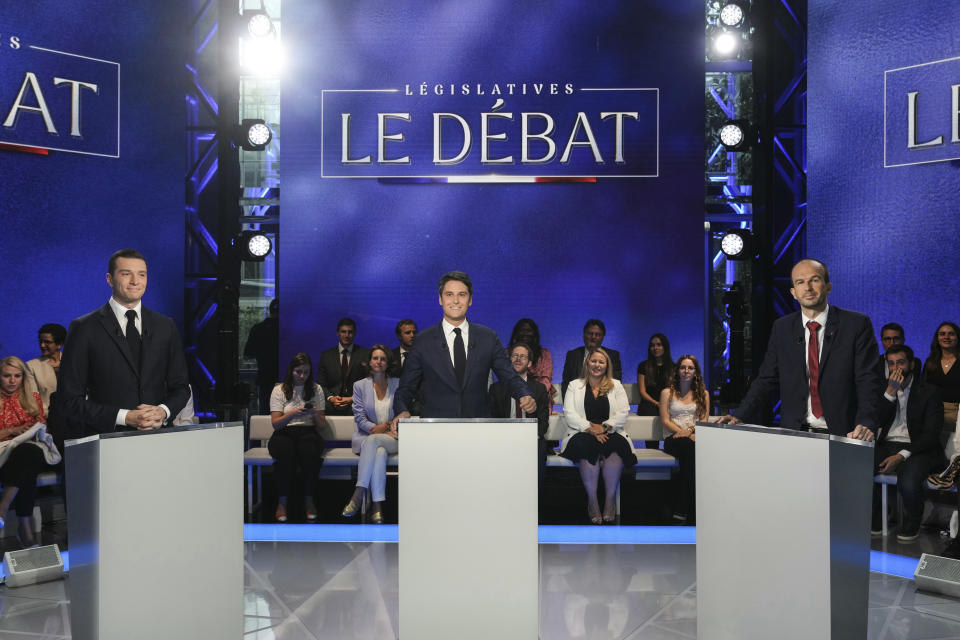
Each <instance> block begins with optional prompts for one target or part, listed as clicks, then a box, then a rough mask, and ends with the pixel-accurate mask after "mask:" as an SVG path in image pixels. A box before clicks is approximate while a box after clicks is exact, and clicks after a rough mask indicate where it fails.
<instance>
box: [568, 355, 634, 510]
mask: <svg viewBox="0 0 960 640" xmlns="http://www.w3.org/2000/svg"><path fill="white" fill-rule="evenodd" d="M629 414H630V403H629V402H628V401H627V393H626V391H624V389H623V385H622V384H621V383H620V381H619V380H614V379H613V375H612V370H611V367H610V356H609V355H607V352H606V351H604V350H603V348H601V347H592V348H590V349H588V350H587V359H586V361H585V362H584V365H583V373H582V374H581V376H580V378H578V379H577V380H573V381H572V382H570V384H569V385H568V386H567V393H566V395H565V396H564V398H563V415H564V419H565V421H566V423H567V436H566V437H565V438H564V439H563V443H562V450H561V452H560V455H562V456H563V457H564V458H567V459H568V460H572V461H573V462H576V463H577V465H578V466H579V467H580V479H581V480H583V487H584V489H585V490H586V492H587V516H588V517H589V518H590V522H592V523H593V524H601V523H603V522H613V521H614V520H615V519H616V517H617V505H616V500H615V496H616V493H617V487H619V486H620V473H621V471H622V470H623V466H624V465H626V466H628V467H630V466H633V465H635V464H636V463H637V456H636V455H634V453H633V444H632V443H631V442H630V438H629V437H627V435H626V434H625V433H624V431H623V425H624V424H626V422H627V416H628V415H629ZM601 470H602V472H603V485H604V488H605V490H606V491H605V497H604V503H603V510H602V512H601V509H600V504H599V502H598V500H597V485H598V484H599V479H600V473H601Z"/></svg>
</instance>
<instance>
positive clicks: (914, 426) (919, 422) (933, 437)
mask: <svg viewBox="0 0 960 640" xmlns="http://www.w3.org/2000/svg"><path fill="white" fill-rule="evenodd" d="M884 390H886V387H884ZM897 404H898V401H897V400H893V401H890V400H887V398H886V396H884V395H883V394H882V393H881V395H880V398H879V401H878V408H877V414H878V418H879V421H880V433H879V435H878V436H877V442H883V441H885V440H886V438H887V432H888V431H889V429H890V426H891V425H892V424H893V420H894V419H895V418H896V417H897ZM942 428H943V402H942V401H941V400H940V390H939V389H937V387H935V386H933V385H932V384H924V383H923V382H922V381H921V380H920V379H919V378H918V377H917V374H916V371H914V374H913V384H912V385H911V387H910V397H909V398H908V399H907V432H908V433H909V434H910V444H904V445H903V446H902V447H901V448H902V449H906V450H907V451H909V452H910V453H911V454H916V453H927V454H931V453H932V454H933V455H937V454H940V455H942V454H943V447H942V446H941V445H940V430H941V429H942Z"/></svg>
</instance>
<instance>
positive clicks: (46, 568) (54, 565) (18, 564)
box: [3, 544, 63, 587]
mask: <svg viewBox="0 0 960 640" xmlns="http://www.w3.org/2000/svg"><path fill="white" fill-rule="evenodd" d="M3 572H4V575H6V585H7V586H8V587H22V586H25V585H28V584H37V583H38V582H49V581H50V580H58V579H60V578H62V577H63V558H61V557H60V548H59V547H57V545H55V544H51V545H47V546H44V547H34V548H32V549H21V550H20V551H7V552H6V553H5V554H3Z"/></svg>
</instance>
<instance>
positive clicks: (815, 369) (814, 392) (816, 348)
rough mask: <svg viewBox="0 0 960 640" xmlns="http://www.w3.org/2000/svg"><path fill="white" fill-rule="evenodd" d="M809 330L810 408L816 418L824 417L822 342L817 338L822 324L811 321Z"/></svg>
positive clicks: (808, 324)
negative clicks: (821, 375) (821, 377)
mask: <svg viewBox="0 0 960 640" xmlns="http://www.w3.org/2000/svg"><path fill="white" fill-rule="evenodd" d="M807 329H809V330H810V342H809V343H808V346H807V368H808V369H809V370H810V408H811V409H812V410H813V415H814V417H816V418H820V417H822V416H823V406H822V405H821V404H820V386H819V385H820V340H819V339H818V337H817V331H819V330H820V323H819V322H814V321H812V320H811V321H810V322H808V323H807Z"/></svg>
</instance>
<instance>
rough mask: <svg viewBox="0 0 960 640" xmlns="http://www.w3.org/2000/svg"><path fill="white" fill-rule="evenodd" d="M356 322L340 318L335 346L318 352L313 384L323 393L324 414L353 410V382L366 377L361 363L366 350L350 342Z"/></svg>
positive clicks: (354, 335) (347, 413)
mask: <svg viewBox="0 0 960 640" xmlns="http://www.w3.org/2000/svg"><path fill="white" fill-rule="evenodd" d="M356 335H357V323H356V322H354V321H353V320H351V319H350V318H341V319H340V321H339V322H338V323H337V340H338V343H337V346H335V347H331V348H330V349H327V350H326V351H324V352H323V353H321V354H320V365H319V366H318V367H317V383H318V384H319V385H320V386H321V387H323V389H324V390H325V391H326V392H327V413H329V414H330V415H334V416H348V415H350V413H351V412H352V411H353V408H352V406H353V383H354V382H356V381H357V380H360V379H361V378H364V377H366V375H367V372H366V370H365V369H364V368H363V365H364V364H365V363H366V362H367V358H368V356H369V353H368V352H367V350H366V349H364V348H363V347H361V346H359V345H356V344H354V343H353V340H354V338H355V337H356Z"/></svg>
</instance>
